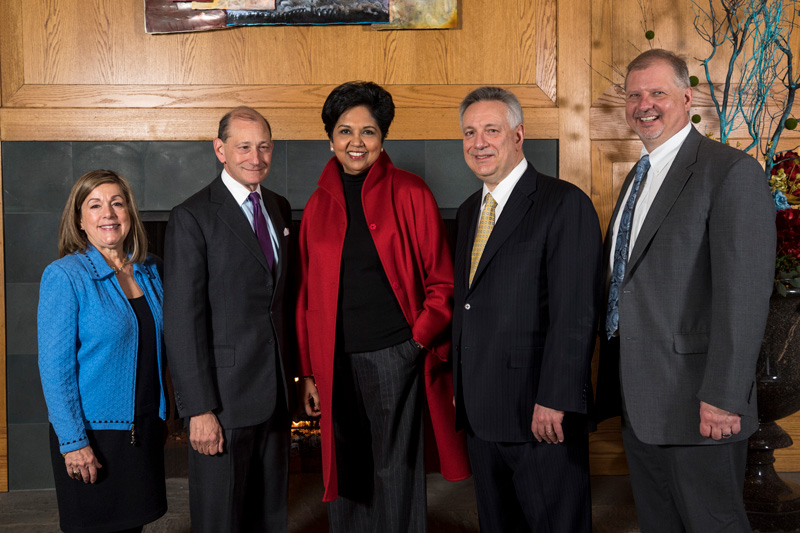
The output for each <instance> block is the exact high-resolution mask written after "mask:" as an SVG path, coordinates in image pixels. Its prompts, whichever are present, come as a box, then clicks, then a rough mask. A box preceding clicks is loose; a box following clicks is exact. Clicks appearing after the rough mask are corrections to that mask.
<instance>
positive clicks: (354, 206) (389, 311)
mask: <svg viewBox="0 0 800 533" xmlns="http://www.w3.org/2000/svg"><path fill="white" fill-rule="evenodd" d="M367 174H368V172H364V173H362V174H356V175H353V174H345V173H344V172H343V171H342V172H340V175H341V177H342V185H343V186H344V198H345V203H346V205H347V233H346V234H345V237H344V248H343V249H342V271H341V277H340V283H339V313H338V315H339V332H340V333H341V336H342V338H341V341H342V347H343V349H344V351H345V352H347V353H354V352H372V351H377V350H380V349H382V348H388V347H389V346H394V345H395V344H400V343H401V342H404V341H407V340H408V339H410V338H411V328H410V327H409V326H408V322H406V319H405V317H404V316H403V311H402V309H400V304H398V303H397V298H395V296H394V293H393V292H392V287H391V285H389V280H388V279H387V278H386V273H385V272H384V270H383V265H381V260H380V257H378V250H377V249H376V248H375V243H374V242H373V240H372V235H370V230H369V228H368V227H367V219H366V217H365V216H364V205H363V204H362V203H361V189H362V187H363V185H364V180H365V179H366V178H367Z"/></svg>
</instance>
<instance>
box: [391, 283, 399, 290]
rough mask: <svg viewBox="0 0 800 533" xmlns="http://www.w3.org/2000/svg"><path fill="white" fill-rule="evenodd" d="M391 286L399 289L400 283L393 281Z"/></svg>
mask: <svg viewBox="0 0 800 533" xmlns="http://www.w3.org/2000/svg"><path fill="white" fill-rule="evenodd" d="M392 288H393V289H399V288H400V284H399V283H397V282H396V281H395V282H394V283H392Z"/></svg>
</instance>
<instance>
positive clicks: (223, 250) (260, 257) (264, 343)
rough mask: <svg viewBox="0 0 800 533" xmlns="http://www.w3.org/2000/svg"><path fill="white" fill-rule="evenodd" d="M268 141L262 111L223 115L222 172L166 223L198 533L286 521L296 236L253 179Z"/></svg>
mask: <svg viewBox="0 0 800 533" xmlns="http://www.w3.org/2000/svg"><path fill="white" fill-rule="evenodd" d="M272 146H273V145H272V135H271V132H270V127H269V123H268V122H267V121H266V120H265V119H264V117H263V116H261V114H260V113H258V112H257V111H255V110H254V109H250V108H248V107H239V108H236V109H234V110H232V111H231V112H229V113H228V114H226V115H225V116H224V117H223V118H222V120H220V123H219V132H218V137H217V138H216V139H214V152H215V154H216V156H217V158H218V159H219V161H220V162H221V163H222V164H223V165H224V170H223V171H222V173H221V175H220V176H218V177H217V178H216V179H215V180H213V181H212V182H211V183H210V184H209V185H208V186H207V187H205V188H204V189H202V190H201V191H199V192H198V193H196V194H194V195H193V196H191V197H190V198H189V199H187V200H186V201H185V202H183V203H182V204H181V205H179V206H177V207H176V208H175V209H173V210H172V213H171V215H170V219H169V224H168V225H167V235H166V242H165V254H164V255H165V258H164V268H165V279H164V337H165V341H166V345H167V357H168V361H169V368H170V372H171V375H172V380H173V383H174V385H175V402H176V404H177V407H178V413H179V414H180V416H182V417H185V418H187V419H188V421H189V441H190V444H191V449H190V450H189V504H190V511H191V516H192V530H193V531H195V532H205V531H208V532H220V531H226V532H236V531H247V532H250V531H270V532H273V531H286V528H287V494H288V463H289V427H290V420H289V413H290V412H291V408H292V407H291V404H292V403H293V401H294V399H295V398H294V397H295V395H294V393H293V391H294V387H293V384H292V383H291V382H290V381H289V380H291V379H292V376H294V372H293V371H292V361H293V359H294V354H293V353H292V349H291V346H292V345H293V342H292V341H291V339H293V338H294V334H293V333H290V332H291V331H292V329H293V328H292V323H293V322H292V317H293V316H294V312H293V311H292V309H293V306H294V296H293V294H292V291H291V290H289V288H290V287H291V283H289V282H288V280H289V278H290V273H291V269H290V268H289V267H290V264H291V263H292V260H291V258H292V256H293V248H292V243H293V240H292V239H291V235H290V234H291V232H290V230H289V228H290V225H291V210H290V208H289V203H288V202H287V201H286V199H285V198H283V197H282V196H279V195H277V194H275V193H274V192H272V191H270V190H269V189H266V188H264V187H262V186H261V182H262V181H264V179H265V178H266V177H267V173H268V172H269V168H270V163H271V161H272Z"/></svg>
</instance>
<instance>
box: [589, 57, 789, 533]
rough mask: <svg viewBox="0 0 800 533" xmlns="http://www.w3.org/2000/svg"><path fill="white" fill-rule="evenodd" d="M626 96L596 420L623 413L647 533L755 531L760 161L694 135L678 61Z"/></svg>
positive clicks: (638, 79)
mask: <svg viewBox="0 0 800 533" xmlns="http://www.w3.org/2000/svg"><path fill="white" fill-rule="evenodd" d="M625 93H626V96H625V99H626V113H625V115H626V118H627V122H628V124H629V125H630V126H631V128H633V130H634V131H635V132H636V133H637V134H638V136H639V137H640V138H641V140H642V142H643V143H644V147H643V149H642V159H641V160H640V161H639V163H638V164H637V165H636V167H635V168H634V169H633V170H632V171H631V173H630V174H629V175H628V177H627V179H626V180H625V183H624V184H623V186H622V191H621V192H620V197H619V201H618V202H617V205H616V208H615V210H614V215H613V216H612V218H611V222H610V224H609V228H608V231H607V232H606V243H605V252H606V253H605V261H606V264H607V267H608V272H609V274H608V276H607V279H608V284H609V285H608V286H609V299H608V309H607V316H606V317H605V320H604V321H602V322H601V341H602V342H601V356H600V370H599V376H598V384H597V409H598V414H599V415H600V419H601V420H602V419H604V418H608V417H610V416H615V415H618V414H621V415H622V437H623V441H624V443H625V452H626V455H627V458H628V466H629V468H630V473H631V483H632V484H633V488H634V500H635V503H636V509H637V514H638V516H639V522H640V526H641V528H642V531H645V532H647V531H659V532H660V531H684V530H689V531H704V532H708V531H728V532H729V531H749V530H750V527H749V524H748V521H747V515H746V514H745V511H744V505H743V501H742V490H743V485H744V469H745V462H746V455H747V438H748V437H749V436H750V435H751V434H752V433H753V432H754V431H755V429H756V428H757V427H758V417H757V413H756V388H755V367H756V360H757V359H758V353H759V349H760V346H761V338H762V335H763V333H764V326H765V324H766V320H767V311H768V302H769V295H770V292H771V290H772V279H773V270H774V264H775V209H774V207H773V203H772V199H771V196H770V194H769V189H768V187H767V183H766V180H765V179H764V173H763V170H762V169H761V167H760V166H759V164H758V163H757V162H756V160H755V159H754V158H752V157H750V156H749V155H747V154H746V153H744V152H741V151H739V150H736V149H734V148H731V147H729V146H726V145H724V144H721V143H719V142H717V141H714V140H711V139H708V138H707V137H705V136H704V135H701V134H700V133H698V132H697V131H696V130H695V129H694V128H693V127H692V125H691V124H690V123H689V109H690V107H691V105H692V89H691V87H690V85H689V73H688V69H687V67H686V63H685V62H684V61H683V60H682V59H680V58H679V57H677V56H676V55H675V54H673V53H671V52H668V51H665V50H648V51H646V52H644V53H642V54H641V55H640V56H639V57H637V58H636V59H634V60H633V61H632V62H631V64H630V65H629V66H628V74H627V77H626V80H625ZM603 326H605V328H603Z"/></svg>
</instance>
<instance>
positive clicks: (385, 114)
mask: <svg viewBox="0 0 800 533" xmlns="http://www.w3.org/2000/svg"><path fill="white" fill-rule="evenodd" d="M361 105H363V106H364V107H366V108H367V109H369V112H370V113H371V114H372V117H373V118H374V119H375V122H377V123H378V128H380V130H381V140H385V139H386V136H387V135H388V134H389V126H390V125H391V124H392V120H393V119H394V101H392V95H391V94H389V91H387V90H386V89H384V88H383V87H381V86H380V85H378V84H377V83H373V82H371V81H349V82H347V83H343V84H341V85H339V86H338V87H336V88H335V89H334V90H332V91H331V94H329V95H328V98H327V99H326V100H325V104H324V105H323V106H322V122H323V123H324V124H325V133H327V134H328V139H332V138H333V128H334V126H336V123H337V122H338V121H339V117H341V116H342V115H343V114H344V113H345V112H346V111H347V110H349V109H352V108H354V107H358V106H361Z"/></svg>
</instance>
